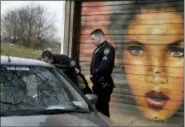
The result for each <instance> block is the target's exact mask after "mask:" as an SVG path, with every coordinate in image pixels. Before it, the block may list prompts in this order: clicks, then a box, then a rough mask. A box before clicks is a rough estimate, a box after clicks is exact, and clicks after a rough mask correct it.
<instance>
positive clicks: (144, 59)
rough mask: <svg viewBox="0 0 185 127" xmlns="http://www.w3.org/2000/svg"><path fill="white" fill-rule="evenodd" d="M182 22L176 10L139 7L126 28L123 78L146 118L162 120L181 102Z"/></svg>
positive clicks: (182, 66) (182, 88)
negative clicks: (141, 9)
mask: <svg viewBox="0 0 185 127" xmlns="http://www.w3.org/2000/svg"><path fill="white" fill-rule="evenodd" d="M150 11H151V13H149V12H150ZM145 12H146V13H145ZM154 19H157V20H154ZM183 23H184V21H183V19H182V17H181V16H180V15H179V14H178V13H176V12H172V11H171V12H166V10H160V11H159V10H158V11H156V10H143V12H142V13H141V14H138V15H137V16H136V18H135V19H134V20H132V22H131V23H130V25H129V27H128V40H129V41H128V48H127V50H124V62H125V63H124V66H125V71H126V74H127V80H128V83H129V86H130V89H131V92H132V94H133V95H134V97H135V101H136V104H137V105H138V107H139V109H140V110H141V111H142V113H143V115H144V116H145V117H147V118H149V119H152V120H166V119H168V118H169V117H170V116H171V115H172V114H173V113H174V112H175V111H177V109H178V108H179V106H180V105H181V103H182V102H183V99H184V24H183Z"/></svg>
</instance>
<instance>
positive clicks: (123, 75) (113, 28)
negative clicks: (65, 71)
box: [77, 0, 184, 126]
mask: <svg viewBox="0 0 185 127" xmlns="http://www.w3.org/2000/svg"><path fill="white" fill-rule="evenodd" d="M159 3H160V4H159ZM169 4H170V5H169ZM143 6H145V8H144V9H142V7H143ZM156 6H157V7H156ZM81 7H82V8H81V19H80V33H79V34H78V36H79V37H78V38H79V40H78V41H77V44H78V47H79V50H78V56H79V60H80V64H81V66H82V70H83V73H84V74H85V75H86V76H87V77H88V75H89V65H90V60H91V56H92V52H93V50H94V49H95V46H94V45H93V44H92V43H91V42H92V41H91V37H90V33H91V32H92V31H93V30H94V29H97V28H100V29H102V30H103V31H104V33H105V35H106V37H107V39H108V41H109V42H110V43H111V44H113V45H114V47H115V48H116V63H115V68H114V73H113V74H112V77H113V79H114V82H115V84H116V88H115V89H114V92H113V94H112V98H111V104H110V106H111V112H112V113H114V112H119V114H121V115H120V116H121V117H120V118H123V119H124V120H128V124H127V125H137V126H138V125H141V126H142V125H148V126H149V125H158V124H156V123H157V122H153V121H158V122H159V121H164V123H162V125H163V124H165V125H166V124H174V125H180V124H184V123H183V118H184V115H183V113H184V103H183V100H184V62H183V61H184V17H183V15H184V1H182V0H158V1H157V0H145V1H143V0H138V1H134V0H132V1H130V0H128V1H126V0H124V1H102V2H100V1H88V2H82V6H81ZM173 7H174V8H173ZM156 8H157V11H156ZM140 9H142V10H140ZM155 72H156V73H155ZM112 117H113V116H112ZM137 120H140V122H141V121H142V122H141V123H140V122H135V121H137ZM119 121H122V120H121V119H120V120H119ZM129 122H130V123H129ZM125 123H127V122H125Z"/></svg>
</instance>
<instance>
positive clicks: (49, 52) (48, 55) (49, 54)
mask: <svg viewBox="0 0 185 127" xmlns="http://www.w3.org/2000/svg"><path fill="white" fill-rule="evenodd" d="M45 57H47V58H48V59H53V53H52V52H51V51H48V50H46V51H43V52H42V54H41V58H45Z"/></svg>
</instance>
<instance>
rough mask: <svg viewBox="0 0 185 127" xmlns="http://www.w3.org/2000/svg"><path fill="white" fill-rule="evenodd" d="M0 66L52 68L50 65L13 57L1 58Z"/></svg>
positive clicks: (35, 60)
mask: <svg viewBox="0 0 185 127" xmlns="http://www.w3.org/2000/svg"><path fill="white" fill-rule="evenodd" d="M0 61H1V64H4V65H31V66H45V67H54V66H53V65H52V64H49V63H46V62H43V61H40V60H37V59H31V58H23V57H15V56H1V59H0Z"/></svg>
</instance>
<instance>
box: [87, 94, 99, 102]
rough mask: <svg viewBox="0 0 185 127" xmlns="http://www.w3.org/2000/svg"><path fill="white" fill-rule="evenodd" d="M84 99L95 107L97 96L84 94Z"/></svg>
mask: <svg viewBox="0 0 185 127" xmlns="http://www.w3.org/2000/svg"><path fill="white" fill-rule="evenodd" d="M85 97H86V98H87V99H88V100H89V101H90V102H91V103H92V104H94V105H96V103H97V101H98V96H97V95H95V94H86V95H85Z"/></svg>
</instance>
